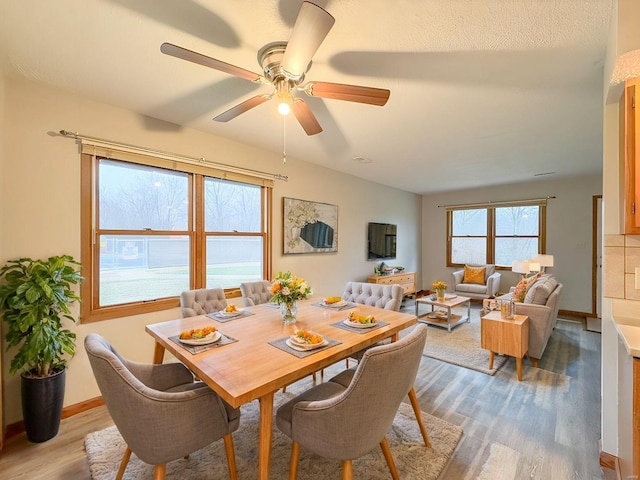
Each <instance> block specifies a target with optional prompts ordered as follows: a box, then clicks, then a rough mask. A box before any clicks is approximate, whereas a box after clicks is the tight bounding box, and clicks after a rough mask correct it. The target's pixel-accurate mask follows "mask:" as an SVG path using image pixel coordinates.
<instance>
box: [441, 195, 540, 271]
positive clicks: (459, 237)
mask: <svg viewBox="0 0 640 480" xmlns="http://www.w3.org/2000/svg"><path fill="white" fill-rule="evenodd" d="M545 214H546V205H545V204H539V203H532V204H523V203H522V202H519V203H514V204H512V205H509V204H501V205H500V206H490V207H486V206H482V207H474V208H464V207H460V208H450V209H449V210H447V232H448V238H447V245H448V251H447V266H459V265H464V264H475V265H483V264H495V265H496V266H498V267H511V264H512V263H513V262H514V261H515V260H524V259H528V258H532V257H533V256H535V255H537V254H538V252H543V251H544V247H545V246H544V238H545V232H544V225H545Z"/></svg>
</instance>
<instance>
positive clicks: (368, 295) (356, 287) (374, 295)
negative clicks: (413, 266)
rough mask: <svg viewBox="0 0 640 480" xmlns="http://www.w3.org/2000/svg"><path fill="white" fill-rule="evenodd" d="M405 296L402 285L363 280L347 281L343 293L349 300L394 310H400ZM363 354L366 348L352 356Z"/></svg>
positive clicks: (343, 296) (345, 298) (358, 357)
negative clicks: (364, 281) (363, 281)
mask: <svg viewBox="0 0 640 480" xmlns="http://www.w3.org/2000/svg"><path fill="white" fill-rule="evenodd" d="M403 297H404V289H403V288H402V287H401V286H400V285H380V284H376V283H362V282H347V285H346V286H345V289H344V293H343V294H342V299H343V300H346V301H348V302H352V303H359V304H361V305H370V306H372V307H377V308H383V309H385V310H393V311H394V312H399V311H400V307H401V306H402V298H403ZM381 343H389V340H383V341H382V342H381ZM376 345H378V344H376ZM363 354H364V350H360V351H358V352H354V353H353V354H352V355H351V357H352V358H354V359H356V360H360V359H361V358H362V355H363ZM346 362H347V368H349V359H348V358H347V360H346Z"/></svg>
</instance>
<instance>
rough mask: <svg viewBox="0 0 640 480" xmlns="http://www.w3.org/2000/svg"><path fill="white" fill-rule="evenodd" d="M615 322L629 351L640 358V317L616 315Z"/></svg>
mask: <svg viewBox="0 0 640 480" xmlns="http://www.w3.org/2000/svg"><path fill="white" fill-rule="evenodd" d="M614 322H615V324H616V330H618V335H620V338H621V339H622V341H623V342H624V346H625V348H626V349H627V353H628V354H629V355H631V356H633V357H639V358H640V319H638V318H633V317H623V316H615V318H614Z"/></svg>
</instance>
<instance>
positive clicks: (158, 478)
mask: <svg viewBox="0 0 640 480" xmlns="http://www.w3.org/2000/svg"><path fill="white" fill-rule="evenodd" d="M166 470H167V464H166V463H160V464H158V465H156V468H154V469H153V480H164V474H165V472H166Z"/></svg>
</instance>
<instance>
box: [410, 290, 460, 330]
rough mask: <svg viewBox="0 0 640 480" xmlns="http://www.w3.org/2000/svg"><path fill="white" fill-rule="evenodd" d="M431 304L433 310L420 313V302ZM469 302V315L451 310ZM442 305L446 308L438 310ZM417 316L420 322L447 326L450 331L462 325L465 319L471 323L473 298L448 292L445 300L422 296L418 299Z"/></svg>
mask: <svg viewBox="0 0 640 480" xmlns="http://www.w3.org/2000/svg"><path fill="white" fill-rule="evenodd" d="M421 303H422V304H426V305H431V311H430V312H428V313H423V314H422V315H420V308H419V307H420V304H421ZM465 303H466V304H467V315H466V316H465V315H458V314H455V313H452V312H451V309H452V308H454V307H458V306H460V305H464V304H465ZM435 307H440V308H442V309H445V310H436V308H435ZM416 317H418V321H419V322H423V323H427V324H429V325H435V326H436V327H446V328H447V330H448V331H449V333H451V329H452V328H454V327H457V326H458V325H461V324H462V323H464V322H465V321H466V322H467V323H469V321H470V319H471V299H470V298H469V297H462V296H460V295H452V294H447V295H445V297H444V301H442V302H439V301H438V300H431V298H430V297H422V298H417V299H416Z"/></svg>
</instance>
